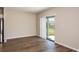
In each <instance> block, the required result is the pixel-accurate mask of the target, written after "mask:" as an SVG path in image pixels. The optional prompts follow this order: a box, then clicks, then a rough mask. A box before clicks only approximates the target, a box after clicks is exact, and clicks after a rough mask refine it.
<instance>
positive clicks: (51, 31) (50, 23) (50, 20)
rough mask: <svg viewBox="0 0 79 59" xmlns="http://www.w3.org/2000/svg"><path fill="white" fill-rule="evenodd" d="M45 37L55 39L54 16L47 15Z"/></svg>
mask: <svg viewBox="0 0 79 59" xmlns="http://www.w3.org/2000/svg"><path fill="white" fill-rule="evenodd" d="M46 25H47V26H46V27H47V39H48V40H52V41H54V40H55V16H50V17H47V24H46Z"/></svg>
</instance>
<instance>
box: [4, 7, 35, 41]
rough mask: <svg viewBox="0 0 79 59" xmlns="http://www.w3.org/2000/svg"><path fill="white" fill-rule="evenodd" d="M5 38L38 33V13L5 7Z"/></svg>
mask: <svg viewBox="0 0 79 59" xmlns="http://www.w3.org/2000/svg"><path fill="white" fill-rule="evenodd" d="M4 17H5V18H4V20H5V27H4V28H5V30H4V31H5V40H6V39H11V38H18V37H27V36H34V35H36V15H35V14H33V13H25V12H20V11H16V10H12V9H10V8H4Z"/></svg>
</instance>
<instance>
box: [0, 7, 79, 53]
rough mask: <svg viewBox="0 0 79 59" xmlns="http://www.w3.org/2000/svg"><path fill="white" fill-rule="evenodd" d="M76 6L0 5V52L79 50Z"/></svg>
mask: <svg viewBox="0 0 79 59" xmlns="http://www.w3.org/2000/svg"><path fill="white" fill-rule="evenodd" d="M78 51H79V7H0V52H78Z"/></svg>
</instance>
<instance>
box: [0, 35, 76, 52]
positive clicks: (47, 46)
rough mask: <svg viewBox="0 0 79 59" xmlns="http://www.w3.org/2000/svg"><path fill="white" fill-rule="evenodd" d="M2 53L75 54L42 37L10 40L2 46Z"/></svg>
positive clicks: (0, 47) (0, 49)
mask: <svg viewBox="0 0 79 59" xmlns="http://www.w3.org/2000/svg"><path fill="white" fill-rule="evenodd" d="M0 51H1V52H75V51H74V50H71V49H69V48H66V47H63V46H61V45H58V44H56V43H54V42H52V41H49V40H44V39H42V38H40V37H37V36H34V37H27V38H26V37H25V38H17V39H11V40H8V41H7V43H5V44H4V46H2V45H0Z"/></svg>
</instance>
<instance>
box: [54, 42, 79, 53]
mask: <svg viewBox="0 0 79 59" xmlns="http://www.w3.org/2000/svg"><path fill="white" fill-rule="evenodd" d="M55 42H56V41H55ZM56 43H57V44H60V45H62V46H65V47H68V48H70V49H72V50H75V51H78V52H79V49H76V48H73V47H70V46H68V45H66V44H62V43H59V42H56Z"/></svg>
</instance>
